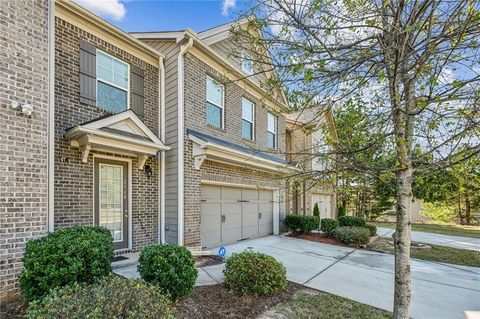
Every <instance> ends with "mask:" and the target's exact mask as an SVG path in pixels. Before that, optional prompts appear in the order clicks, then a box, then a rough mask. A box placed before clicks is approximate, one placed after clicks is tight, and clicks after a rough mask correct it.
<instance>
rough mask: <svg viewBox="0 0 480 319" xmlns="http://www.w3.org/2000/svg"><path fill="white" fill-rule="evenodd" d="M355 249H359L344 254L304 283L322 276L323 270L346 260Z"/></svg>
mask: <svg viewBox="0 0 480 319" xmlns="http://www.w3.org/2000/svg"><path fill="white" fill-rule="evenodd" d="M355 251H357V249H354V250H352V251H350V252H348V253H347V254H346V255H345V256H343V257H342V258H340V259H338V260H337V261H335V262H334V263H332V264H331V265H329V266H328V267H325V268H324V269H322V270H321V271H320V272H318V273H317V274H316V275H315V276H313V277H312V278H310V279H308V280H307V281H305V282H304V283H303V285H306V284H308V283H309V282H310V281H312V280H313V279H315V278H316V277H318V276H320V275H321V274H322V273H323V272H325V271H326V270H328V269H330V268H331V267H333V266H335V265H336V264H337V263H339V262H341V261H342V260H344V259H345V258H347V257H348V256H350V255H351V254H353V253H354V252H355Z"/></svg>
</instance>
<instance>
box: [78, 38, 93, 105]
mask: <svg viewBox="0 0 480 319" xmlns="http://www.w3.org/2000/svg"><path fill="white" fill-rule="evenodd" d="M96 81H97V50H96V48H95V46H94V45H93V44H91V43H88V42H87V41H84V40H80V102H81V103H85V104H88V105H93V106H96V104H97V103H96V102H97V85H96Z"/></svg>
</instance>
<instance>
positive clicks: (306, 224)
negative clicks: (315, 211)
mask: <svg viewBox="0 0 480 319" xmlns="http://www.w3.org/2000/svg"><path fill="white" fill-rule="evenodd" d="M319 224H320V217H318V216H312V215H294V214H291V215H287V216H286V217H285V227H286V228H287V229H288V230H290V231H292V232H294V233H310V232H311V231H313V230H315V229H317V228H318V226H319Z"/></svg>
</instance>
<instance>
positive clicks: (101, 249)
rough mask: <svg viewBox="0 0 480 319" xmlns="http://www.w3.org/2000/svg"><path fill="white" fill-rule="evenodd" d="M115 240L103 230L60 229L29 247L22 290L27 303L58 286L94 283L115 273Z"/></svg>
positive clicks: (25, 260)
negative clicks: (113, 269) (112, 266)
mask: <svg viewBox="0 0 480 319" xmlns="http://www.w3.org/2000/svg"><path fill="white" fill-rule="evenodd" d="M112 260H113V240H112V235H111V234H110V231H108V230H107V229H105V228H101V227H86V226H75V227H70V228H62V229H58V230H56V231H55V232H53V233H49V234H48V235H47V236H45V237H42V238H39V239H34V240H31V241H29V242H28V243H27V246H26V248H25V256H24V257H23V267H24V268H23V271H22V274H21V275H20V280H19V282H20V289H21V291H22V295H23V297H24V298H25V299H27V300H32V299H41V298H43V297H45V295H47V294H48V292H49V291H50V290H51V289H53V288H57V287H63V286H66V285H70V284H74V283H88V284H89V283H93V282H94V281H96V280H97V279H99V278H101V277H103V276H106V275H108V274H109V273H110V272H111V270H112V269H111V263H112Z"/></svg>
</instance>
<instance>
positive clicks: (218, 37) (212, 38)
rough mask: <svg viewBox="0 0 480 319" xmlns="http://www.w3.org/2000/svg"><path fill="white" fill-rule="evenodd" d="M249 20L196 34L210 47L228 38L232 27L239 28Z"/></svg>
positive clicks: (236, 21)
mask: <svg viewBox="0 0 480 319" xmlns="http://www.w3.org/2000/svg"><path fill="white" fill-rule="evenodd" d="M248 19H249V18H242V19H239V20H235V21H232V22H228V23H225V24H221V25H219V26H216V27H213V28H210V29H207V30H204V31H202V32H199V33H198V37H199V38H200V39H201V40H202V41H203V42H205V44H207V45H212V44H214V43H217V42H219V41H222V40H225V39H227V38H228V37H229V36H230V29H231V28H232V26H234V25H237V26H241V25H243V24H245V23H247V22H248Z"/></svg>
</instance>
